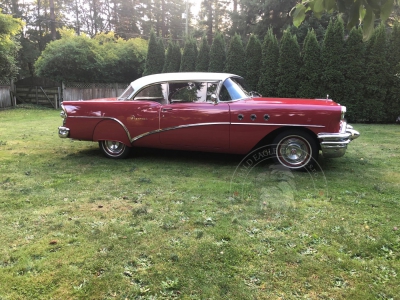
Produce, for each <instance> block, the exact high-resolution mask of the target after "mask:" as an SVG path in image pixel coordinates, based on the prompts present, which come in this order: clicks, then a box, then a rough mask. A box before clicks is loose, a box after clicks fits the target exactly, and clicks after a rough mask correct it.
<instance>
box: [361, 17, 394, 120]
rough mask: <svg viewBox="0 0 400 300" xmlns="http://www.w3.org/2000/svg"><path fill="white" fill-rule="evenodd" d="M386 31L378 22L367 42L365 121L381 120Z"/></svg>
mask: <svg viewBox="0 0 400 300" xmlns="http://www.w3.org/2000/svg"><path fill="white" fill-rule="evenodd" d="M386 51H387V44H386V31H385V26H384V25H383V24H380V25H379V26H378V27H377V28H375V31H374V33H373V34H372V36H371V39H370V40H369V41H368V43H367V48H366V61H365V81H364V82H365V88H364V92H365V93H364V103H363V108H364V110H363V115H362V118H363V119H364V121H367V122H374V123H376V122H382V121H384V120H385V116H384V112H385V109H384V99H385V98H386V94H387V88H388V86H387V84H388V69H389V66H388V63H387V60H386Z"/></svg>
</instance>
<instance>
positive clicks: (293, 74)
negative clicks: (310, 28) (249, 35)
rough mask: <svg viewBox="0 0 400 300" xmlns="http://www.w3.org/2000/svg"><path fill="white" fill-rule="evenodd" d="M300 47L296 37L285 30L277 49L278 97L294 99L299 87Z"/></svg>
mask: <svg viewBox="0 0 400 300" xmlns="http://www.w3.org/2000/svg"><path fill="white" fill-rule="evenodd" d="M299 69H300V47H299V44H298V43H297V39H296V36H294V35H292V34H291V33H290V31H289V30H285V32H284V33H283V37H282V40H281V44H280V48H279V59H278V90H277V94H278V96H279V97H295V96H296V93H297V90H298V86H299V80H298V79H299Z"/></svg>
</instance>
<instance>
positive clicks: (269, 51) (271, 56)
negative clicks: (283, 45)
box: [257, 28, 279, 97]
mask: <svg viewBox="0 0 400 300" xmlns="http://www.w3.org/2000/svg"><path fill="white" fill-rule="evenodd" d="M278 58H279V43H278V39H277V38H276V36H275V35H274V34H273V31H272V28H270V29H268V32H267V34H266V35H265V37H264V42H263V44H262V56H261V60H262V61H261V70H260V79H259V81H258V88H257V91H258V92H259V93H261V94H262V95H263V96H265V97H276V96H277V75H278Z"/></svg>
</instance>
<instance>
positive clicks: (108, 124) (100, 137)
mask: <svg viewBox="0 0 400 300" xmlns="http://www.w3.org/2000/svg"><path fill="white" fill-rule="evenodd" d="M106 140H109V141H117V142H120V143H123V144H125V145H126V146H128V147H132V144H131V142H130V138H129V132H128V130H127V128H126V127H125V126H124V125H123V124H121V123H119V122H117V121H116V120H102V121H100V122H99V123H98V124H97V125H96V127H95V128H94V130H93V141H95V142H98V141H106Z"/></svg>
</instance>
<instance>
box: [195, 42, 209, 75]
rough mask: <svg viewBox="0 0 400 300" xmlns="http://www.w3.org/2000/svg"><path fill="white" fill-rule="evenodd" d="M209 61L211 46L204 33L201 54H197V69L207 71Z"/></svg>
mask: <svg viewBox="0 0 400 300" xmlns="http://www.w3.org/2000/svg"><path fill="white" fill-rule="evenodd" d="M209 63H210V47H209V46H208V42H207V38H206V36H205V35H204V36H203V38H202V40H201V45H200V50H199V55H198V56H197V64H196V71H197V72H207V71H208V64H209Z"/></svg>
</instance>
